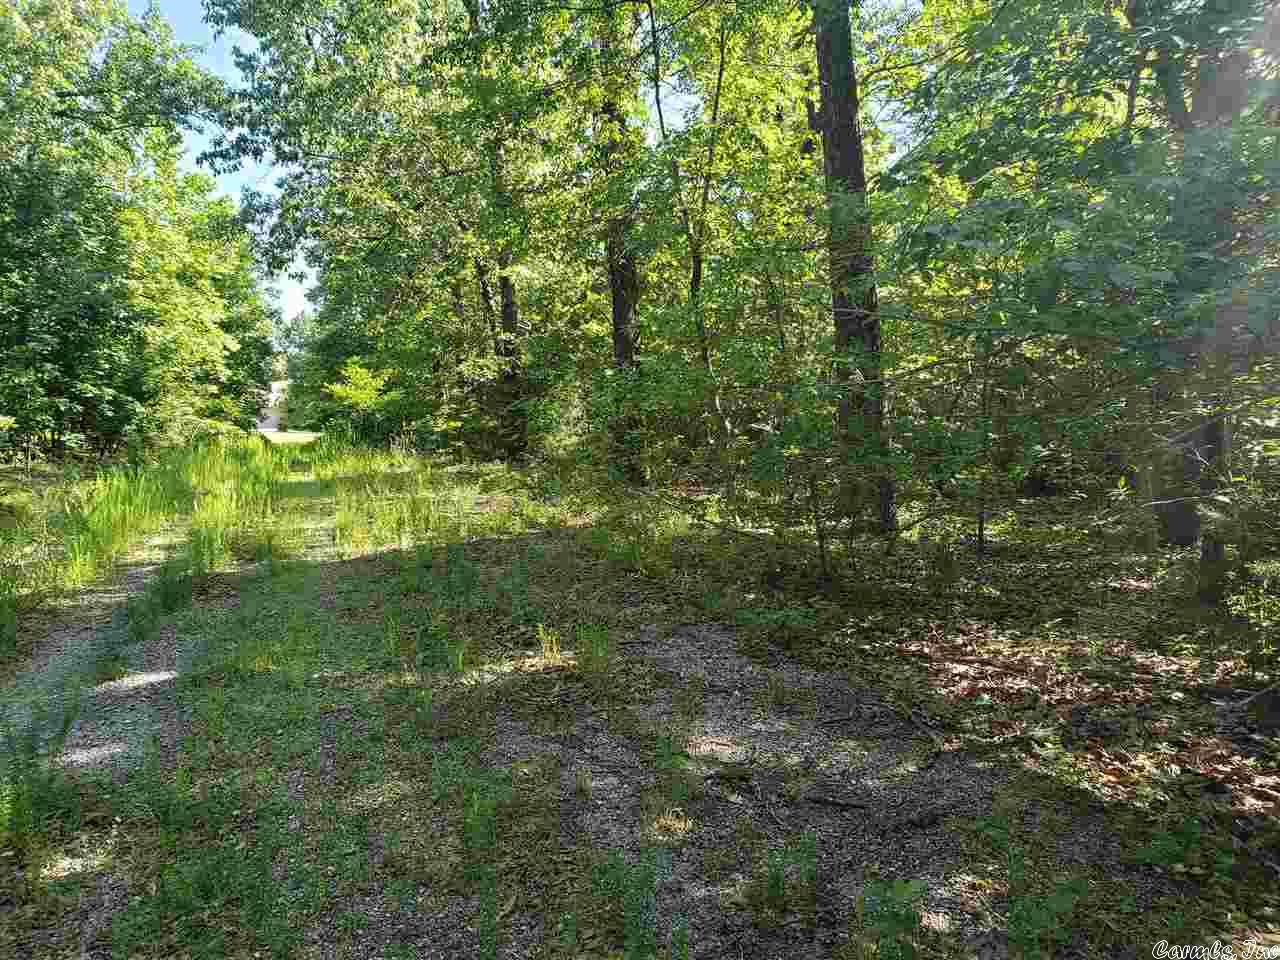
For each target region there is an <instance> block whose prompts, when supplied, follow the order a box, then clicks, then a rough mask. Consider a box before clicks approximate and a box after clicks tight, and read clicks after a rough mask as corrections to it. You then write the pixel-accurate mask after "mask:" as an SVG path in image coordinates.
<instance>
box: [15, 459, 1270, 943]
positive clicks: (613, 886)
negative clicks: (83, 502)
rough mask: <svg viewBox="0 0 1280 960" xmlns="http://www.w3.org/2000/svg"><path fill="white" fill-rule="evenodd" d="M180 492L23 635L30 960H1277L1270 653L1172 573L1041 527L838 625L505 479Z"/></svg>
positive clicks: (806, 579)
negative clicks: (103, 570) (1242, 683)
mask: <svg viewBox="0 0 1280 960" xmlns="http://www.w3.org/2000/svg"><path fill="white" fill-rule="evenodd" d="M201 458H203V459H201ZM192 464H201V465H200V466H199V468H198V469H197V468H196V467H195V466H192ZM211 464H212V466H211ZM183 469H184V470H185V471H186V473H185V474H183V475H184V476H186V477H187V481H188V485H189V488H190V489H189V491H188V492H189V494H190V496H189V502H188V507H187V508H186V509H187V512H186V513H185V514H184V515H177V514H175V515H173V516H171V517H170V518H169V519H168V520H167V521H166V522H165V523H164V524H159V525H155V526H154V527H153V529H151V530H149V532H148V535H147V536H138V537H135V538H134V542H133V546H132V547H131V549H130V551H129V552H128V553H127V554H126V555H125V556H124V557H123V559H122V562H121V563H119V564H118V565H117V566H116V568H115V570H114V572H113V573H112V575H111V576H108V577H106V578H105V579H99V580H98V581H97V582H95V583H94V584H92V585H91V588H90V587H86V588H85V589H83V590H80V591H75V592H73V593H71V594H69V595H68V596H67V598H66V599H65V600H64V601H63V602H62V603H60V604H58V605H55V606H54V607H52V608H47V609H44V610H43V612H41V613H40V614H39V615H38V616H37V615H34V614H33V615H30V616H27V617H26V618H25V619H24V620H23V621H22V629H23V630H24V631H25V632H26V634H27V635H28V636H29V638H30V640H29V643H27V644H26V645H25V646H23V647H22V648H21V656H20V657H19V658H18V659H17V660H14V661H13V662H12V663H11V664H10V666H9V669H8V670H7V671H6V675H8V676H9V677H10V679H9V680H8V681H7V683H6V687H5V703H4V705H3V710H2V711H0V719H4V720H5V721H6V724H7V726H8V729H9V730H10V733H9V735H8V737H7V745H6V746H5V748H4V751H3V755H4V757H5V763H6V766H5V768H4V770H5V779H4V780H3V781H0V788H3V792H2V793H0V813H2V814H3V815H4V816H3V823H4V825H5V830H6V832H5V834H4V840H5V842H4V845H3V847H2V848H0V954H3V955H5V956H18V957H40V958H45V957H49V958H54V957H127V958H133V957H188V956H189V957H209V958H214V957H246V958H248V957H266V956H275V957H325V958H328V957H361V958H397V957H403V958H408V957H421V958H434V957H506V958H517V957H520V958H524V957H531V958H532V957H539V958H543V957H545V958H566V960H567V958H589V957H596V958H612V957H625V958H628V960H641V958H664V960H666V958H680V957H694V958H712V957H725V958H743V957H756V958H773V957H838V958H872V957H878V958H882V960H887V958H898V957H901V958H907V957H913V956H930V957H934V956H936V957H948V958H954V957H982V958H996V957H1063V958H1066V957H1116V958H1118V957H1136V956H1150V955H1151V950H1152V947H1153V945H1154V944H1155V943H1156V942H1157V941H1160V940H1165V941H1168V942H1169V943H1170V944H1207V943H1212V941H1213V940H1214V938H1215V937H1216V938H1220V939H1223V940H1224V941H1229V942H1232V943H1234V944H1236V945H1237V949H1238V950H1239V949H1241V948H1243V946H1244V944H1245V942H1246V941H1248V940H1250V939H1256V940H1257V941H1259V942H1260V943H1276V942H1280V941H1278V940H1277V937H1276V931H1277V925H1276V923H1277V919H1278V918H1280V914H1277V913H1276V909H1277V907H1278V906H1280V895H1278V893H1277V891H1280V866H1278V864H1280V830H1277V821H1276V801H1277V800H1278V799H1280V776H1277V769H1278V768H1280V748H1278V746H1277V739H1276V728H1277V726H1280V718H1278V717H1277V713H1280V706H1277V704H1276V703H1275V698H1274V697H1272V696H1269V695H1264V696H1262V697H1260V698H1258V699H1256V700H1253V701H1251V702H1249V703H1248V704H1245V705H1244V706H1240V704H1241V703H1242V702H1243V701H1244V700H1245V699H1246V697H1248V696H1249V690H1244V689H1237V688H1236V686H1235V684H1236V683H1238V682H1239V681H1238V680H1233V679H1231V678H1239V677H1241V676H1245V675H1246V674H1247V671H1248V670H1249V669H1250V668H1251V667H1252V666H1254V665H1256V664H1257V663H1260V662H1273V661H1274V652H1273V645H1274V642H1275V637H1274V635H1263V634H1260V633H1259V632H1258V630H1257V629H1256V628H1253V627H1251V626H1250V625H1249V624H1248V622H1241V621H1239V620H1233V621H1227V620H1226V619H1224V618H1218V617H1217V615H1209V614H1205V613H1203V612H1201V611H1197V610H1195V609H1193V608H1185V607H1180V606H1176V605H1172V604H1171V602H1170V601H1169V600H1168V599H1167V597H1168V596H1169V595H1171V591H1169V590H1164V589H1161V586H1162V584H1165V583H1167V581H1168V580H1169V578H1171V577H1175V576H1177V574H1178V568H1177V566H1176V564H1172V565H1171V563H1170V558H1169V557H1168V556H1167V555H1165V556H1161V557H1147V556H1135V555H1130V554H1121V553H1118V552H1116V553H1114V555H1112V556H1110V557H1106V558H1102V559H1100V558H1099V551H1098V550H1097V548H1096V545H1090V544H1085V543H1083V542H1082V540H1081V539H1080V538H1079V537H1077V536H1075V535H1074V534H1072V533H1071V532H1070V531H1069V530H1067V529H1065V528H1064V526H1063V525H1062V524H1057V525H1055V524H1054V523H1053V522H1052V519H1051V518H1050V519H1047V520H1044V519H1042V521H1041V522H1039V523H1038V524H1032V523H1030V522H1028V521H1027V520H1026V518H1021V519H1019V518H1016V517H1014V518H1010V519H1009V520H1008V522H1007V524H1006V526H1005V527H1003V528H997V534H998V536H997V539H996V542H995V544H994V547H993V549H992V551H991V553H989V554H988V555H987V556H986V557H984V558H979V557H976V556H974V555H973V553H972V551H971V550H970V551H967V552H966V551H965V550H963V549H961V550H959V551H955V552H949V553H947V554H946V555H945V556H944V555H940V554H939V553H938V551H937V550H936V548H926V547H923V546H920V545H916V544H913V543H902V544H900V545H899V547H898V549H897V550H896V551H895V552H894V553H892V554H885V553H883V552H880V553H875V554H874V555H869V556H868V557H867V561H866V565H865V568H864V571H863V573H864V575H863V576H862V578H861V579H860V581H859V582H855V583H845V584H842V585H840V586H838V587H832V586H830V585H827V584H822V583H820V582H817V581H816V580H815V579H814V578H812V577H811V576H810V575H808V574H806V573H805V571H804V570H803V569H801V568H799V567H796V566H788V565H787V564H786V563H785V562H783V561H781V560H780V561H779V562H774V558H773V557H772V555H771V554H770V553H769V552H768V548H767V546H765V545H764V543H763V541H761V540H758V539H753V538H750V537H746V538H743V537H735V536H731V535H728V534H725V533H723V532H722V531H720V530H718V529H714V528H708V527H700V526H697V525H693V524H691V523H690V522H689V521H688V519H687V518H684V517H682V516H680V515H679V514H678V513H675V512H672V511H671V510H670V509H668V508H667V507H665V506H663V505H662V504H660V503H658V502H656V501H651V500H649V499H647V498H643V497H641V498H638V499H637V500H635V501H634V502H626V503H613V504H607V503H599V502H587V501H584V500H581V499H578V498H576V497H574V496H572V495H571V494H569V493H568V492H566V491H565V490H564V489H557V488H556V486H555V484H553V483H550V482H549V481H546V480H545V479H544V480H543V481H535V480H534V479H531V478H530V477H528V476H524V475H521V474H519V473H516V472H513V471H511V470H509V469H507V468H503V467H497V466H492V467H488V466H475V465H464V464H449V463H444V462H440V461H432V460H424V459H420V458H417V457H413V456H408V455H400V454H386V453H374V452H370V451H362V450H352V449H344V448H341V447H338V446H335V445H332V444H325V443H324V442H321V443H319V444H312V445H308V446H291V447H267V446H265V445H263V444H261V443H259V442H258V441H254V442H252V443H248V444H243V445H240V446H239V447H234V448H233V447H230V446H223V447H213V448H210V449H209V450H207V451H204V452H203V453H201V454H199V455H190V456H189V459H188V461H187V465H186V466H185V467H184V468H183ZM246 491H247V492H246ZM1037 509H1038V510H1039V511H1040V515H1041V517H1042V518H1043V517H1044V516H1045V513H1046V511H1045V509H1044V507H1043V505H1041V506H1039V507H1038V508H1037ZM1267 657H1270V661H1267ZM1269 682H1274V680H1272V679H1270V678H1260V679H1258V681H1257V682H1256V683H1253V684H1251V685H1250V686H1251V688H1253V689H1256V688H1259V687H1265V686H1266V685H1267V683H1269ZM46 759H52V760H53V761H54V762H53V763H52V764H48V763H46V762H45V761H46Z"/></svg>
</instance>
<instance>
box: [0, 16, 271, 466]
mask: <svg viewBox="0 0 1280 960" xmlns="http://www.w3.org/2000/svg"><path fill="white" fill-rule="evenodd" d="M0 75H3V76H5V77H6V78H11V80H12V82H11V83H10V86H9V96H8V97H7V99H6V106H5V107H4V108H3V109H0V180H3V181H4V182H5V183H6V184H7V185H8V189H6V190H5V191H4V193H3V195H2V196H0V262H3V263H4V264H5V268H4V270H5V272H4V283H3V284H0V358H2V359H0V410H2V411H4V416H5V422H6V424H7V426H6V427H5V429H4V430H3V431H0V457H3V456H4V455H5V453H6V452H16V451H22V452H23V454H24V455H27V456H29V455H30V454H31V453H32V452H36V451H38V452H43V453H48V454H52V455H64V454H69V453H76V452H102V451H110V450H115V449H118V448H120V447H121V446H122V445H125V444H133V443H135V442H141V441H146V440H149V439H152V438H155V437H160V436H163V437H166V438H169V439H175V440H176V439H180V440H182V441H184V442H185V441H189V440H190V439H191V438H192V436H193V435H194V434H197V433H201V432H204V433H208V432H217V431H218V430H220V429H223V428H225V427H227V426H230V425H234V426H238V427H248V426H251V425H252V423H253V420H254V418H255V416H256V413H257V410H258V407H259V405H260V402H261V397H262V390H263V387H264V386H265V384H266V380H267V375H268V370H267V364H268V360H269V358H270V354H271V349H272V348H271V345H270V342H269V340H268V339H267V335H268V333H269V326H270V311H269V309H268V307H267V305H266V303H265V301H264V299H263V296H262V293H261V292H260V290H259V288H258V283H257V278H256V270H255V267H254V263H253V259H252V253H251V251H250V249H249V243H248V236H247V233H246V232H245V230H244V228H243V226H240V225H239V224H238V223H237V222H236V216H235V210H234V207H233V205H232V204H231V203H230V202H228V201H226V200H220V199H217V198H215V197H214V195H213V183H212V181H211V180H210V179H209V178H208V177H205V176H200V175H194V174H183V173H180V172H179V170H178V163H177V160H178V154H177V152H176V149H175V145H176V143H177V141H178V139H179V136H180V131H181V130H182V129H183V128H184V127H186V126H187V125H188V124H189V122H190V121H189V117H190V116H191V115H192V114H195V113H200V112H205V113H207V112H208V111H209V110H210V109H212V108H213V107H214V105H215V104H216V103H217V102H218V101H219V100H220V98H221V90H220V85H219V84H218V83H217V82H216V81H215V80H214V79H213V78H212V77H210V76H209V75H207V74H205V73H203V72H202V71H201V70H199V69H198V68H197V67H196V66H195V65H194V63H193V62H192V60H191V51H189V50H186V49H184V48H182V47H180V46H178V45H177V44H175V43H174V41H173V36H172V31H171V30H170V28H169V27H168V25H167V24H166V23H165V21H164V20H163V19H162V18H161V17H160V16H159V15H158V14H157V13H154V12H152V13H148V14H146V15H144V16H142V17H140V18H133V17H131V16H129V15H128V13H127V12H126V10H125V9H124V4H122V3H116V2H110V0H109V2H104V3H97V4H94V5H93V6H92V9H82V5H77V4H73V3H69V2H65V0H53V2H31V0H19V2H18V3H17V5H16V6H14V7H11V8H10V10H9V11H8V14H7V15H6V17H5V19H4V22H3V24H2V25H0Z"/></svg>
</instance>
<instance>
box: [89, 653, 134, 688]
mask: <svg viewBox="0 0 1280 960" xmlns="http://www.w3.org/2000/svg"><path fill="white" fill-rule="evenodd" d="M128 672H129V663H128V661H127V660H126V659H125V658H124V656H123V655H121V654H119V653H117V652H114V651H112V652H105V653H102V654H100V655H99V656H97V657H95V658H94V661H93V668H92V669H91V670H90V671H89V677H90V679H91V681H92V683H93V685H94V686H95V687H96V686H98V685H100V684H103V683H110V682H111V681H112V680H119V679H120V678H121V677H123V676H124V675H125V674H127V673H128Z"/></svg>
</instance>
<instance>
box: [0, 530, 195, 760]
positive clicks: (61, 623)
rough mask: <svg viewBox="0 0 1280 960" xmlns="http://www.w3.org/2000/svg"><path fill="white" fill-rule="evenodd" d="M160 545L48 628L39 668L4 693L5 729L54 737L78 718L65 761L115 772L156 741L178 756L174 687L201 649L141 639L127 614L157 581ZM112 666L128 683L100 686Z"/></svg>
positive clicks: (164, 631)
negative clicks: (34, 728) (103, 669)
mask: <svg viewBox="0 0 1280 960" xmlns="http://www.w3.org/2000/svg"><path fill="white" fill-rule="evenodd" d="M157 546H159V544H157V543H155V542H152V543H150V544H148V545H147V547H148V549H147V551H146V558H145V559H139V560H138V561H136V562H133V563H129V564H127V565H126V566H124V567H123V568H122V570H121V571H120V572H119V573H118V575H117V576H116V578H115V579H113V580H112V581H110V582H108V583H107V584H102V585H99V586H98V587H96V588H95V589H93V590H91V591H89V592H88V593H87V594H86V595H85V596H83V597H82V598H81V599H80V600H79V601H78V602H77V603H76V604H75V605H73V606H71V607H68V608H65V609H64V610H61V611H59V612H58V614H57V615H56V616H55V618H54V619H53V621H52V622H51V623H49V624H48V625H46V626H45V627H44V635H43V636H41V637H38V638H37V639H36V641H35V644H34V651H33V654H32V656H31V659H30V661H29V662H28V664H27V665H26V666H25V667H24V668H23V669H21V670H20V671H19V672H18V673H17V675H16V676H15V677H14V678H13V680H12V681H11V682H10V683H9V684H8V685H7V686H6V687H5V688H4V690H3V692H2V693H0V726H8V727H10V728H11V729H16V730H18V731H23V730H26V729H29V725H30V724H31V723H33V722H34V723H37V724H39V725H40V726H41V727H43V737H47V736H48V735H49V734H51V733H52V732H54V731H55V730H56V728H57V727H58V726H59V725H60V723H62V722H65V721H64V718H65V717H66V716H67V714H68V713H70V714H72V715H73V716H74V720H73V721H72V724H71V728H70V732H69V735H68V737H67V740H66V742H65V744H64V745H63V748H62V751H61V753H60V756H59V759H60V761H61V762H63V763H65V764H68V765H72V766H76V767H81V768H88V769H103V770H107V771H110V772H111V773H113V774H115V775H119V774H121V773H123V772H124V771H126V770H128V769H131V768H133V767H136V766H138V765H139V764H140V763H141V762H142V760H143V759H144V758H145V756H146V754H147V751H148V749H149V748H150V745H151V743H152V742H153V741H155V740H158V742H159V744H160V746H161V749H162V752H164V753H166V754H169V753H171V752H172V750H173V748H174V747H175V746H176V744H177V742H178V740H179V738H180V727H181V725H180V724H179V723H178V722H177V702H176V698H175V690H174V682H175V680H176V677H177V675H178V673H180V672H181V671H182V669H183V668H184V666H186V665H187V664H189V663H190V662H191V658H192V657H193V656H194V655H195V654H196V653H197V652H198V651H196V650H194V649H192V648H191V646H192V645H191V644H190V643H189V642H186V641H183V640H180V638H178V637H177V636H176V634H175V633H174V631H173V629H172V628H171V627H167V626H166V627H162V628H161V629H160V630H158V631H156V632H154V633H153V635H152V636H151V637H150V638H149V639H148V640H146V641H145V642H141V643H139V642H131V641H130V638H129V629H128V619H127V614H126V612H125V609H126V604H127V603H128V601H129V599H130V598H131V597H134V596H137V595H139V594H141V593H143V592H144V591H145V590H146V587H147V583H148V582H149V581H150V580H151V578H152V577H153V576H154V575H155V572H156V570H157V568H158V566H159V564H158V562H156V560H155V559H154V553H155V550H156V547H157ZM106 664H109V665H110V666H111V668H112V669H111V671H110V672H111V673H112V674H113V675H116V676H118V679H114V680H110V681H107V682H102V683H99V682H97V676H98V674H99V668H100V665H106ZM43 737H42V738H43ZM0 750H3V747H2V746H0Z"/></svg>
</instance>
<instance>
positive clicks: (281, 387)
mask: <svg viewBox="0 0 1280 960" xmlns="http://www.w3.org/2000/svg"><path fill="white" fill-rule="evenodd" d="M288 390H289V381H288V380H275V381H272V384H271V399H270V400H268V401H267V406H266V408H265V409H264V410H263V411H262V419H261V420H259V421H258V432H259V433H260V434H262V436H263V437H264V438H265V439H266V440H267V441H268V442H270V443H310V442H311V441H312V440H314V439H316V437H318V436H320V434H318V433H312V432H310V431H308V430H281V429H280V419H281V417H283V416H284V398H285V394H286V393H287V392H288Z"/></svg>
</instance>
